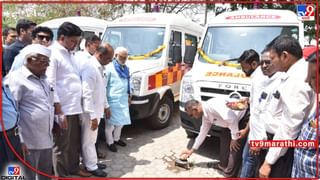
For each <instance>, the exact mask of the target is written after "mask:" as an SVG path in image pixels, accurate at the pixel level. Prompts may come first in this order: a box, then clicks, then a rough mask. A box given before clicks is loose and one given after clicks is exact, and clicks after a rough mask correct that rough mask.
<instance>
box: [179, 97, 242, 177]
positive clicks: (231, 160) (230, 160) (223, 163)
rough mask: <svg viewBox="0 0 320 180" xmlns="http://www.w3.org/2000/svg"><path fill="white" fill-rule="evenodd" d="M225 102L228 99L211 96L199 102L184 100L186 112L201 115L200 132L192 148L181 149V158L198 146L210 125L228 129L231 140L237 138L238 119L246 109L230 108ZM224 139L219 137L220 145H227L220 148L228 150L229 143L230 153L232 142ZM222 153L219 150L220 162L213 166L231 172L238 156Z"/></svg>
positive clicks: (192, 115) (197, 116) (190, 114)
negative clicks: (224, 155) (236, 109)
mask: <svg viewBox="0 0 320 180" xmlns="http://www.w3.org/2000/svg"><path fill="white" fill-rule="evenodd" d="M227 102H228V101H227V99H225V98H212V99H209V100H208V101H206V102H204V103H200V102H199V101H197V100H190V101H188V102H186V105H185V110H186V112H187V114H188V115H189V116H190V117H192V118H200V117H202V125H201V128H200V133H199V135H198V136H197V138H196V140H195V143H194V144H193V146H192V148H191V149H187V150H184V151H182V153H181V155H180V158H181V159H187V158H188V157H189V156H190V155H191V154H192V153H193V152H194V151H195V150H197V149H198V148H199V147H200V145H201V144H202V143H203V141H204V140H205V138H206V136H207V134H208V132H209V130H210V128H211V126H212V125H216V126H219V127H223V128H228V129H230V134H231V138H232V140H237V139H238V138H239V134H238V132H239V121H240V120H241V119H242V118H243V117H244V115H245V113H246V110H242V111H235V110H231V109H230V108H229V107H228V106H227V105H226V104H227ZM229 136H230V135H229ZM226 140H227V138H225V137H224V139H221V141H220V146H224V145H226V146H227V147H220V150H221V149H223V150H224V151H228V150H229V145H230V154H231V151H232V149H233V148H234V147H232V143H227V142H223V141H226ZM229 142H230V140H229ZM223 144H224V145H223ZM237 148H238V147H237ZM228 152H229V151H228ZM222 154H226V153H225V152H220V155H219V159H220V162H219V164H215V166H218V167H217V168H218V169H220V170H222V171H223V172H224V173H231V172H232V171H233V169H234V168H236V163H237V159H238V157H237V156H233V155H230V154H229V153H227V155H226V156H227V157H223V155H222ZM239 156H240V157H241V153H239Z"/></svg>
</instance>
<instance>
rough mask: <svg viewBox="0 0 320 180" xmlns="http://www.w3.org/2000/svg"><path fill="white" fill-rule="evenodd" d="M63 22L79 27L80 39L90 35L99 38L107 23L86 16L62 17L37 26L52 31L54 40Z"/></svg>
mask: <svg viewBox="0 0 320 180" xmlns="http://www.w3.org/2000/svg"><path fill="white" fill-rule="evenodd" d="M64 22H71V23H73V24H75V25H77V26H79V27H80V29H81V30H82V31H83V35H82V38H83V39H84V38H86V37H88V36H90V35H93V34H95V35H97V36H98V37H101V35H102V33H103V31H104V29H105V28H106V26H107V23H108V21H106V20H102V19H97V18H94V17H86V16H72V17H63V18H57V19H52V20H49V21H46V22H43V23H41V24H39V25H38V26H47V27H49V28H50V29H51V30H52V31H53V36H54V38H53V39H54V40H56V38H57V32H58V28H59V26H60V25H61V24H62V23H64ZM83 43H84V42H81V45H80V46H81V49H83V48H84V47H83V46H84V44H83Z"/></svg>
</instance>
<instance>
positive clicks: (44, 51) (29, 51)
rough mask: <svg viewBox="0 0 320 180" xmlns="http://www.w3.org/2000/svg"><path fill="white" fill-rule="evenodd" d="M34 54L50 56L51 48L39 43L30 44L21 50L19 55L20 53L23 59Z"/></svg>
mask: <svg viewBox="0 0 320 180" xmlns="http://www.w3.org/2000/svg"><path fill="white" fill-rule="evenodd" d="M36 54H41V55H44V56H47V57H50V55H51V50H50V49H49V48H48V47H46V46H43V45H41V44H30V45H28V46H26V47H25V48H23V49H22V50H21V55H22V58H23V59H24V61H25V60H26V59H27V58H28V57H30V56H33V55H36Z"/></svg>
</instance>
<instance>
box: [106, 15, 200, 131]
mask: <svg viewBox="0 0 320 180" xmlns="http://www.w3.org/2000/svg"><path fill="white" fill-rule="evenodd" d="M202 29H203V28H202V26H200V25H199V24H197V23H195V22H192V21H191V20H188V19H186V18H184V17H183V16H180V15H176V14H165V13H142V14H134V15H128V16H123V17H121V18H118V19H116V20H114V21H113V22H111V23H109V24H108V25H107V28H106V31H105V33H104V35H103V38H102V39H103V40H102V41H103V42H108V43H110V44H111V45H112V46H113V48H114V49H115V48H117V47H120V46H123V47H125V48H127V49H128V53H129V58H128V61H127V65H128V67H129V70H130V74H131V77H130V78H131V89H132V90H133V96H132V101H131V106H130V115H131V117H132V119H146V120H147V122H148V124H149V125H150V127H151V128H153V129H161V128H164V127H166V126H168V124H169V121H170V119H171V116H172V113H173V104H174V102H175V101H177V100H178V99H179V93H180V81H181V79H182V76H183V75H184V74H185V72H187V70H188V69H189V67H188V66H186V64H185V63H189V64H190V63H191V62H192V61H193V60H194V57H195V54H196V51H197V46H198V40H199V39H200V37H201V34H202Z"/></svg>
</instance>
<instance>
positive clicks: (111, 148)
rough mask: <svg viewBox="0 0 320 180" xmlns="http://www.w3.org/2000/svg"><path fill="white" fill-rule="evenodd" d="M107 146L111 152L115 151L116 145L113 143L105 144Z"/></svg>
mask: <svg viewBox="0 0 320 180" xmlns="http://www.w3.org/2000/svg"><path fill="white" fill-rule="evenodd" d="M107 148H108V149H109V150H110V151H112V152H117V151H118V150H117V147H116V145H114V144H110V145H107Z"/></svg>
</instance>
